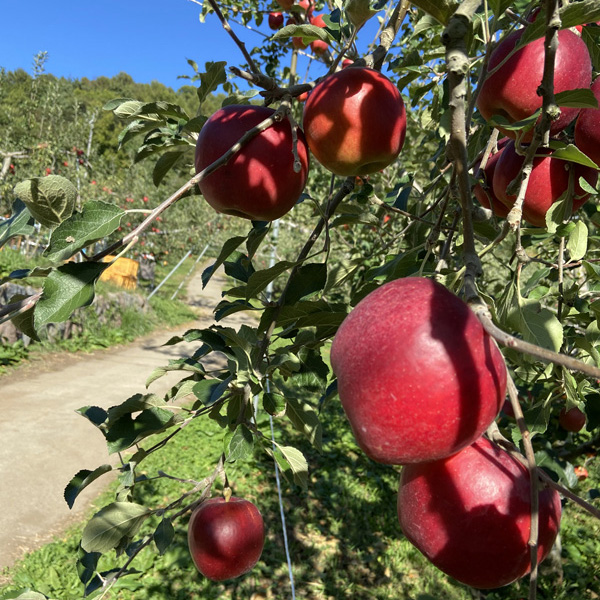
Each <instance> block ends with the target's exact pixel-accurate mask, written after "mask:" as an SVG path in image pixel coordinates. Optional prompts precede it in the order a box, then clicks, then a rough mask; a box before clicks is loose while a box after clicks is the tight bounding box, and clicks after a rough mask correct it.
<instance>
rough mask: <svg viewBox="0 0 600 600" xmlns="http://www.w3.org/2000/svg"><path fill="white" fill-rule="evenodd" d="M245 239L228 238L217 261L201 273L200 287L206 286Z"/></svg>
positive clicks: (244, 237)
mask: <svg viewBox="0 0 600 600" xmlns="http://www.w3.org/2000/svg"><path fill="white" fill-rule="evenodd" d="M246 239H247V236H241V235H238V236H236V237H232V238H229V239H228V240H227V241H226V242H225V243H224V244H223V246H222V248H221V252H219V256H218V257H217V260H216V261H215V262H214V263H213V264H212V265H210V267H207V268H206V269H205V270H204V271H203V272H202V287H206V286H207V284H208V282H209V281H210V278H211V277H212V276H213V274H214V273H215V271H216V270H217V269H218V268H219V267H220V266H221V265H222V264H223V263H224V262H225V261H226V260H227V259H228V258H229V257H230V256H231V254H232V253H233V252H234V251H235V250H236V249H237V248H238V246H239V245H240V244H242V243H243V242H245V241H246Z"/></svg>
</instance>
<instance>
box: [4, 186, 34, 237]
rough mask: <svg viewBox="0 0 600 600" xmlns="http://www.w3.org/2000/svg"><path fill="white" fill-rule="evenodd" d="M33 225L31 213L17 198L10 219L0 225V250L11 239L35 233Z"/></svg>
mask: <svg viewBox="0 0 600 600" xmlns="http://www.w3.org/2000/svg"><path fill="white" fill-rule="evenodd" d="M33 225H34V223H33V218H32V216H31V213H30V212H29V210H27V207H26V206H25V203H24V202H22V201H21V200H19V199H18V198H17V199H16V200H15V201H14V202H13V205H12V216H11V217H10V219H7V220H6V221H3V222H2V223H0V248H2V246H4V244H6V242H8V240H10V239H11V238H14V237H17V236H20V235H30V234H32V233H33V232H34V231H35V230H34V227H33Z"/></svg>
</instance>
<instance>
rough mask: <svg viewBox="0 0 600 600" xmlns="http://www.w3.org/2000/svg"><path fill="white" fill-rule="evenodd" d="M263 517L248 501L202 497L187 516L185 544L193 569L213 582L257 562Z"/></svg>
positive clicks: (259, 553)
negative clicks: (203, 499) (194, 566)
mask: <svg viewBox="0 0 600 600" xmlns="http://www.w3.org/2000/svg"><path fill="white" fill-rule="evenodd" d="M264 543H265V533H264V526H263V519H262V515H261V514H260V511H259V510H258V508H256V506H255V505H254V504H252V502H250V501H248V500H244V499H242V498H236V497H234V496H232V497H231V498H230V499H229V501H226V500H225V499H224V498H211V499H210V500H206V501H205V502H203V503H202V504H200V506H198V508H196V510H194V512H193V513H192V516H191V517H190V522H189V524H188V547H189V549H190V554H191V555H192V559H193V561H194V564H195V565H196V568H197V569H198V571H200V573H202V575H204V576H205V577H208V579H212V580H213V581H223V580H225V579H231V578H233V577H239V576H240V575H243V574H244V573H247V572H248V571H250V570H251V569H252V568H253V567H254V565H255V564H256V563H257V562H258V559H259V558H260V555H261V554H262V550H263V546H264Z"/></svg>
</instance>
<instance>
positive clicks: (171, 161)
mask: <svg viewBox="0 0 600 600" xmlns="http://www.w3.org/2000/svg"><path fill="white" fill-rule="evenodd" d="M184 155H185V152H182V151H180V150H178V151H173V152H165V153H164V154H163V155H162V156H161V157H160V158H159V159H158V160H157V161H156V164H155V165H154V170H153V171H152V182H153V183H154V185H156V186H158V184H159V183H160V182H161V181H162V180H163V179H164V177H165V175H166V174H167V173H168V172H169V171H170V170H171V169H172V168H173V167H174V166H175V165H176V164H177V162H178V161H179V159H180V158H181V157H182V156H184Z"/></svg>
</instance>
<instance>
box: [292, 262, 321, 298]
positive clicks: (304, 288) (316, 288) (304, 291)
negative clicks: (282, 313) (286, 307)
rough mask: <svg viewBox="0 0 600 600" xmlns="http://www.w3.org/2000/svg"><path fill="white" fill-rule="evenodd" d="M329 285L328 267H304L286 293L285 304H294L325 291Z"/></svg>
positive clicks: (319, 265)
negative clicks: (326, 285) (327, 284)
mask: <svg viewBox="0 0 600 600" xmlns="http://www.w3.org/2000/svg"><path fill="white" fill-rule="evenodd" d="M326 283H327V265H326V264H325V263H312V264H309V265H302V266H301V267H299V268H298V269H297V270H296V272H295V273H294V275H293V277H292V278H291V279H290V281H289V283H288V287H287V290H286V293H285V303H286V304H293V303H294V302H297V301H298V300H302V299H304V298H307V297H309V296H312V295H313V294H316V293H318V292H320V291H322V290H323V288H324V287H325V284H326Z"/></svg>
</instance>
